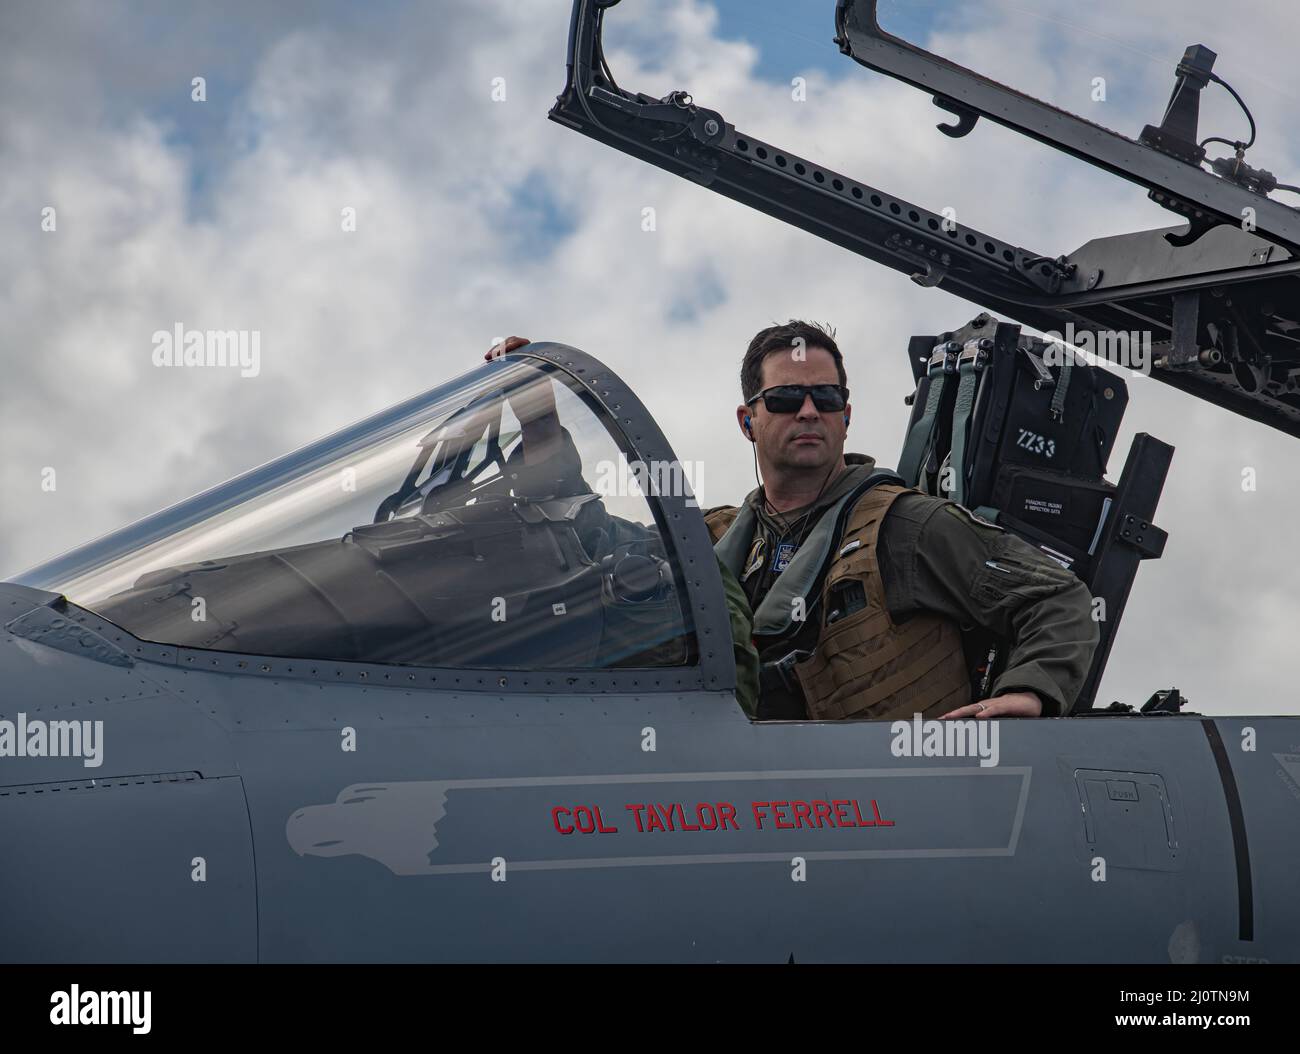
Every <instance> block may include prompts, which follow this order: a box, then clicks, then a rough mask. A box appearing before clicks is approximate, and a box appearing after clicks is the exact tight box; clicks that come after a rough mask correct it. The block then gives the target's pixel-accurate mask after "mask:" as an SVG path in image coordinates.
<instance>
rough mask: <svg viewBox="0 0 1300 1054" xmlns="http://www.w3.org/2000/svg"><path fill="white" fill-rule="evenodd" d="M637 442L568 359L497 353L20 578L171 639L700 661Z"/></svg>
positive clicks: (362, 650)
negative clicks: (641, 481)
mask: <svg viewBox="0 0 1300 1054" xmlns="http://www.w3.org/2000/svg"><path fill="white" fill-rule="evenodd" d="M634 457H635V455H634V453H633V452H632V451H631V450H630V448H629V446H628V444H627V442H626V439H625V437H623V435H622V433H621V431H620V430H619V428H618V426H617V425H616V423H615V422H614V421H613V420H612V419H611V418H610V417H609V415H608V414H607V413H606V412H605V410H604V409H603V407H602V406H601V405H600V403H599V402H598V401H597V400H596V399H595V398H594V397H593V396H592V395H591V393H590V392H588V391H587V389H586V388H584V387H583V386H582V385H581V384H580V383H579V382H578V381H576V380H574V379H573V378H572V377H571V376H570V375H568V374H567V373H565V372H564V371H562V370H560V369H558V368H557V367H555V366H552V365H551V364H549V363H546V362H543V361H541V360H534V359H498V360H494V361H492V362H489V363H485V364H484V365H482V366H480V367H479V368H477V369H475V370H473V371H471V372H470V373H468V374H466V375H464V376H462V377H460V378H458V379H456V380H455V381H452V382H450V383H449V384H447V385H445V386H443V387H441V388H437V389H434V390H433V391H431V392H427V393H425V394H424V395H421V396H418V397H416V398H414V399H411V400H409V401H408V402H405V403H402V404H400V405H398V406H395V407H392V408H391V409H389V410H386V411H384V412H382V413H379V414H376V415H375V416H374V417H371V418H369V419H367V420H365V421H362V422H361V423H359V424H357V425H354V426H353V427H351V428H348V429H345V430H343V431H341V432H337V433H335V434H334V435H331V436H328V437H327V438H325V439H322V440H320V441H319V442H316V443H313V444H312V445H310V446H308V447H306V448H304V449H302V450H300V451H298V452H296V453H293V454H290V455H288V456H287V457H283V458H280V459H279V460H277V461H273V462H271V463H269V464H267V465H264V466H262V467H261V468H258V469H254V470H253V471H251V472H248V473H245V474H244V475H242V476H239V477H237V478H235V479H233V480H231V481H229V482H228V483H224V484H222V485H221V486H219V487H215V488H213V489H212V490H209V491H207V492H205V493H203V494H200V495H198V496H197V497H194V498H191V499H189V500H188V501H185V502H182V503H181V504H179V505H176V506H173V507H172V508H170V509H166V510H164V511H163V512H160V513H157V514H156V515H154V516H150V517H148V518H147V519H144V520H141V521H139V522H138V523H135V524H133V525H131V526H129V527H126V528H123V529H122V530H119V531H117V532H115V533H113V534H110V535H108V536H106V537H104V538H101V539H99V540H98V541H95V542H92V543H90V544H89V545H85V546H82V547H81V548H79V549H75V550H73V551H71V552H69V553H66V554H64V555H63V556H60V557H58V558H56V559H54V560H51V561H49V562H48V563H45V564H42V565H41V566H39V567H36V568H33V569H31V570H30V571H27V572H25V573H24V574H23V575H21V576H20V577H19V578H17V579H16V580H15V581H17V582H19V583H21V584H24V585H29V586H34V587H38V588H41V589H46V590H50V591H52V592H58V593H62V594H63V595H65V596H66V597H67V598H68V599H69V600H71V601H72V602H74V603H76V604H78V605H80V606H82V607H86V608H89V609H91V610H93V611H95V612H96V613H98V614H100V615H102V616H103V617H105V618H107V619H108V620H110V621H111V622H113V623H115V624H117V625H119V626H121V627H123V628H124V629H126V630H127V631H128V632H130V633H132V634H134V635H135V636H137V637H140V638H142V639H144V640H149V641H154V642H157V643H163V644H175V645H183V646H190V647H199V648H211V649H216V650H221V651H233V652H242V653H250V654H257V655H275V656H285V657H301V658H319V659H337V660H351V661H363V662H392V663H406V664H413V665H423V666H450V667H465V666H469V667H485V668H493V669H495V668H528V669H533V668H600V667H615V666H663V665H680V664H685V663H689V662H691V661H693V657H694V635H693V632H692V630H691V627H690V624H689V614H688V612H689V607H688V605H687V604H685V603H683V602H682V599H681V598H682V596H683V595H684V594H683V593H682V592H681V591H680V581H681V579H680V575H679V574H678V571H677V568H676V566H675V558H674V556H673V554H672V550H671V546H670V545H668V544H666V543H665V542H664V540H663V537H666V534H665V535H663V536H661V533H660V524H659V522H658V521H657V519H656V505H657V503H656V501H655V499H654V498H653V497H647V495H646V494H645V493H644V491H643V490H642V488H641V487H640V486H638V485H636V481H635V478H633V477H630V476H629V474H628V472H627V471H626V466H627V464H628V462H629V461H631V460H633V459H634ZM620 469H622V470H621V471H620ZM620 481H621V482H622V484H624V485H620ZM629 483H630V485H626V484H629ZM593 484H595V485H596V486H597V488H598V490H599V493H597V491H596V490H593Z"/></svg>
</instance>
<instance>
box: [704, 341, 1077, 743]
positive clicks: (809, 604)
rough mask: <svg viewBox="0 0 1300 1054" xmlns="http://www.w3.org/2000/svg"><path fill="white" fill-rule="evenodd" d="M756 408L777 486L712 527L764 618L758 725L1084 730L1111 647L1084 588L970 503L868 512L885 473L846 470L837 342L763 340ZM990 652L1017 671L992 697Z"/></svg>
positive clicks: (865, 467)
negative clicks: (867, 722)
mask: <svg viewBox="0 0 1300 1054" xmlns="http://www.w3.org/2000/svg"><path fill="white" fill-rule="evenodd" d="M741 390H742V396H743V399H744V402H743V403H742V404H741V405H740V406H738V407H737V408H736V420H737V423H738V425H739V427H740V431H741V433H742V434H743V435H744V437H745V438H746V439H747V440H748V441H749V442H751V443H753V444H754V453H755V464H756V471H757V470H758V469H761V470H762V479H763V482H762V483H761V484H760V485H759V486H758V487H757V488H756V489H755V490H754V491H752V492H751V493H750V494H749V495H748V496H747V497H746V498H745V501H744V504H743V505H741V506H740V507H739V508H737V507H727V506H722V507H718V508H714V509H709V510H706V512H705V520H706V522H707V523H708V525H709V530H710V533H711V534H712V536H713V538H714V541H715V543H716V550H717V552H718V555H719V557H720V559H721V560H722V562H723V563H724V564H727V566H729V567H731V568H732V570H733V571H735V572H736V575H737V577H738V578H739V580H740V582H741V585H742V587H743V589H744V591H745V594H746V596H747V598H748V600H749V602H750V605H751V607H752V609H753V612H754V621H755V632H756V634H758V636H757V637H756V642H757V644H758V647H759V655H760V658H761V660H762V675H761V694H760V703H759V714H758V716H760V717H763V718H804V717H809V718H816V719H828V718H851V717H870V718H886V719H894V718H900V717H908V716H911V715H913V714H918V713H919V714H923V715H925V716H926V717H939V716H942V717H948V718H957V717H979V718H988V717H1037V716H1040V715H1041V716H1056V715H1061V714H1066V713H1068V712H1069V709H1070V706H1071V705H1072V703H1073V702H1074V699H1075V697H1076V696H1077V694H1078V692H1079V690H1080V688H1081V686H1082V685H1083V681H1084V678H1085V677H1086V675H1087V672H1088V669H1089V665H1090V663H1091V659H1092V655H1093V651H1094V650H1095V649H1096V646H1097V641H1098V639H1099V636H1100V634H1099V631H1098V627H1097V624H1096V622H1095V621H1094V620H1093V618H1092V604H1091V600H1092V598H1091V595H1090V594H1089V592H1088V589H1087V587H1086V586H1085V585H1084V584H1083V583H1082V582H1081V581H1080V580H1079V579H1078V578H1077V577H1076V576H1075V575H1074V574H1073V573H1071V572H1070V571H1068V570H1066V569H1064V568H1062V567H1061V566H1060V565H1058V564H1056V563H1054V562H1053V561H1052V560H1050V559H1048V558H1047V557H1045V556H1044V555H1042V554H1041V553H1040V552H1039V551H1038V550H1037V549H1035V548H1034V547H1032V546H1031V545H1029V544H1028V543H1026V542H1024V541H1022V540H1021V539H1019V538H1017V537H1015V536H1014V535H1011V534H1009V533H1007V532H1006V531H1004V530H1003V529H1001V528H999V527H997V526H995V525H993V524H990V523H987V522H985V521H984V520H982V519H980V518H979V517H977V516H975V515H974V514H972V513H971V512H969V511H967V509H965V508H964V507H963V506H961V505H958V504H957V503H955V502H952V501H948V500H945V499H942V498H936V497H931V496H929V495H926V494H923V493H922V492H920V491H919V490H916V489H914V488H904V487H900V486H894V485H891V484H888V483H876V484H875V485H873V486H871V487H870V488H869V489H866V490H865V492H863V493H858V494H857V496H855V492H856V491H858V490H859V488H860V487H861V486H862V484H864V483H865V482H866V481H867V479H868V477H869V476H870V475H871V473H872V472H873V470H874V469H875V461H874V459H872V458H870V457H867V456H865V455H862V454H847V455H846V454H845V453H844V443H845V437H846V433H847V431H848V428H849V422H850V420H851V418H852V407H851V406H850V405H849V402H848V389H847V377H846V374H845V370H844V361H843V357H842V355H841V354H840V350H839V348H838V347H837V345H836V343H835V339H834V334H833V331H828V330H826V329H824V328H822V327H819V326H816V325H812V324H809V323H806V322H798V321H791V322H789V323H788V324H786V325H782V326H772V327H769V328H767V329H764V330H761V331H760V332H759V333H757V334H756V335H755V336H754V338H753V340H751V341H750V344H749V348H748V350H747V351H746V353H745V356H744V359H743V361H742V364H741ZM804 547H808V550H809V552H808V555H807V556H805V558H804V559H803V560H798V561H797V560H796V557H797V556H798V554H800V553H801V552H802V551H803V550H804ZM823 551H824V552H825V555H824V556H823V555H822V552H823ZM787 569H789V570H787ZM791 575H793V576H795V578H794V579H793V580H787V579H789V576H791ZM805 594H807V595H805ZM765 602H766V603H765ZM990 646H995V647H996V646H1000V647H1001V648H1004V649H1005V655H1006V660H1005V665H1004V667H1003V669H1002V672H1001V673H1000V674H999V675H998V676H997V677H996V679H993V680H992V681H991V684H989V686H988V690H987V693H985V692H982V691H979V689H980V688H981V687H982V683H981V682H983V683H988V681H989V679H988V678H987V675H986V676H985V677H984V678H979V677H978V676H976V677H972V671H973V670H974V669H975V667H976V666H977V664H978V661H979V660H980V659H981V658H983V660H984V661H985V662H986V663H987V662H988V654H989V653H988V649H989V648H990ZM972 687H974V689H975V690H976V691H975V692H973V691H972ZM976 693H978V694H976Z"/></svg>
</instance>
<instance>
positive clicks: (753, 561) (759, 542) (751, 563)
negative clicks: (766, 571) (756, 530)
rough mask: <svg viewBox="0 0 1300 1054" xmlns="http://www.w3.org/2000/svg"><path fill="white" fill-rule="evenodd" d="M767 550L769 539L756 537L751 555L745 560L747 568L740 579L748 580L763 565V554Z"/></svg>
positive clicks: (751, 547)
mask: <svg viewBox="0 0 1300 1054" xmlns="http://www.w3.org/2000/svg"><path fill="white" fill-rule="evenodd" d="M766 551H767V540H766V539H765V538H763V537H762V536H759V537H758V538H755V539H754V544H753V545H752V546H750V549H749V556H748V557H747V558H746V560H745V570H744V571H742V572H741V575H740V580H741V581H742V582H745V581H748V579H749V576H750V575H752V574H753V573H754V572H755V571H757V570H758V569H759V568H760V567H762V566H763V554H764V553H765V552H766Z"/></svg>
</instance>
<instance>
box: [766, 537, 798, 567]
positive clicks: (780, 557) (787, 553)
mask: <svg viewBox="0 0 1300 1054" xmlns="http://www.w3.org/2000/svg"><path fill="white" fill-rule="evenodd" d="M794 551H795V544H794V542H782V543H781V544H780V545H778V546H777V547H776V553H775V554H774V555H773V557H772V570H773V571H775V572H776V573H777V574H780V573H781V572H782V571H784V570H785V569H786V568H787V567H789V566H790V561H791V560H792V559H793V558H794Z"/></svg>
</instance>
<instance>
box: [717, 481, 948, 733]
mask: <svg viewBox="0 0 1300 1054" xmlns="http://www.w3.org/2000/svg"><path fill="white" fill-rule="evenodd" d="M914 490H915V488H908V487H901V486H895V485H893V484H888V483H877V484H876V485H875V486H873V487H872V488H871V489H870V490H868V491H867V492H866V494H864V495H863V496H862V497H860V498H858V499H857V501H856V502H855V503H854V504H853V506H852V508H851V509H850V510H849V512H848V517H847V519H846V521H845V525H844V530H843V532H842V534H841V535H840V537H839V538H838V539H834V538H833V537H830V535H831V534H833V530H832V529H831V528H832V525H833V523H834V522H835V520H836V519H838V516H839V513H840V507H839V506H838V505H837V506H832V507H831V508H829V509H827V510H826V511H825V512H824V513H822V519H823V520H825V519H827V518H829V519H830V520H831V524H830V525H827V529H826V530H824V531H823V532H822V533H823V534H824V535H826V538H825V539H824V540H823V542H822V546H823V548H826V549H827V550H828V549H829V546H831V545H834V544H835V543H836V541H838V549H837V551H836V552H835V553H833V554H832V553H830V552H829V551H826V552H819V551H818V547H817V545H816V544H815V543H814V538H813V535H815V534H817V530H816V528H814V531H813V533H812V534H810V536H809V538H808V540H807V541H806V542H805V544H804V546H802V547H801V548H800V550H799V552H797V553H796V554H795V557H794V559H793V560H791V562H790V565H789V566H788V567H787V568H786V569H785V570H784V571H782V572H781V575H780V576H779V577H778V578H777V584H779V585H781V586H783V587H785V588H782V589H778V588H777V585H773V586H772V588H771V589H770V590H769V591H768V593H767V595H766V596H765V597H764V598H763V599H762V600H761V601H760V602H759V605H758V608H757V609H755V611H754V634H755V642H756V643H757V644H758V646H759V649H760V651H762V650H764V649H765V647H766V645H765V640H766V641H767V642H768V643H769V644H770V642H771V641H773V640H779V639H780V638H781V636H782V635H783V634H784V633H788V632H789V630H790V629H791V619H790V617H789V613H788V611H787V610H786V609H788V608H789V607H790V606H791V604H790V600H791V596H792V595H793V594H791V592H790V591H791V589H792V588H793V589H794V590H795V592H796V593H797V591H798V589H799V587H800V585H801V582H802V583H809V584H811V582H812V581H813V580H814V578H815V575H816V573H817V572H818V571H819V570H820V567H821V565H822V562H824V561H825V560H827V559H829V560H830V564H829V567H828V568H827V571H826V575H825V578H824V579H823V582H822V587H821V605H820V607H819V608H818V611H819V612H820V613H821V615H820V617H821V618H822V619H823V620H824V619H825V617H826V613H827V612H829V611H830V610H831V607H830V604H831V591H832V589H833V588H834V586H835V584H836V583H837V582H842V581H843V580H844V579H846V578H848V579H856V580H858V581H860V582H861V583H862V585H863V588H864V591H865V593H866V599H867V603H866V606H865V607H863V608H860V609H859V610H857V611H854V612H853V613H851V614H849V615H846V616H844V617H842V618H839V619H837V620H836V621H834V622H832V623H831V624H830V625H829V626H827V625H825V624H824V621H823V626H822V631H821V634H820V636H819V637H818V639H817V645H816V648H815V649H814V651H813V654H812V657H811V658H808V659H806V660H804V661H803V662H800V663H797V664H795V667H794V671H795V673H796V674H797V676H798V678H799V683H800V685H801V686H802V687H803V692H804V701H805V705H806V707H807V710H808V716H809V717H810V718H811V719H813V720H818V721H826V720H836V719H842V718H850V717H854V718H873V719H879V720H894V719H897V718H905V717H911V716H912V715H913V714H917V713H919V714H922V715H923V716H925V717H934V716H937V715H939V714H944V713H947V712H948V711H949V710H953V709H955V708H956V707H958V706H963V705H965V704H966V703H969V702H970V701H971V698H970V677H969V674H968V672H967V669H966V659H965V654H964V652H963V650H962V642H961V632H960V630H959V629H958V627H957V625H956V623H954V622H952V621H951V620H950V619H946V618H943V617H941V616H939V615H932V614H925V613H918V614H915V615H913V616H912V617H911V618H909V619H908V620H907V621H906V622H903V623H898V624H896V623H895V622H894V621H893V620H892V619H891V618H890V617H889V612H888V610H887V608H886V606H885V592H884V586H883V584H882V581H881V577H880V565H879V563H878V562H877V559H876V543H877V539H878V537H879V534H880V525H881V523H882V522H883V520H884V518H885V514H886V513H887V512H888V511H889V507H890V506H891V505H892V504H893V503H894V501H895V500H896V499H897V498H898V496H899V495H900V494H905V493H908V492H909V491H914ZM917 493H919V492H917ZM755 521H756V516H755V514H754V512H753V510H752V509H750V508H749V507H748V506H741V507H740V508H739V509H737V508H731V507H723V508H718V509H712V510H709V512H707V513H706V515H705V522H706V523H707V524H708V526H709V533H710V534H711V535H712V537H713V540H714V545H715V548H716V549H717V551H718V555H719V557H720V558H721V559H722V561H723V563H725V564H727V566H728V567H730V568H731V570H732V571H733V572H734V573H735V574H736V576H737V578H739V576H740V574H741V572H742V570H743V568H742V567H740V566H739V564H740V563H743V560H744V557H745V555H747V554H748V552H749V549H750V546H751V544H752V542H753V536H754V529H755ZM737 554H739V559H737ZM801 562H802V564H803V566H802V567H799V566H798V565H799V564H800V563H801ZM733 564H736V565H737V566H732V565H733ZM792 571H795V572H796V574H795V575H793V576H791V572H792ZM787 576H791V577H790V578H787ZM769 601H771V603H770V604H769ZM808 606H809V607H811V605H808Z"/></svg>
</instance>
